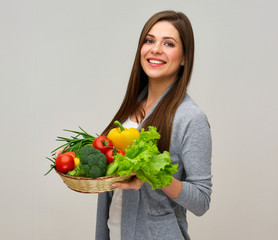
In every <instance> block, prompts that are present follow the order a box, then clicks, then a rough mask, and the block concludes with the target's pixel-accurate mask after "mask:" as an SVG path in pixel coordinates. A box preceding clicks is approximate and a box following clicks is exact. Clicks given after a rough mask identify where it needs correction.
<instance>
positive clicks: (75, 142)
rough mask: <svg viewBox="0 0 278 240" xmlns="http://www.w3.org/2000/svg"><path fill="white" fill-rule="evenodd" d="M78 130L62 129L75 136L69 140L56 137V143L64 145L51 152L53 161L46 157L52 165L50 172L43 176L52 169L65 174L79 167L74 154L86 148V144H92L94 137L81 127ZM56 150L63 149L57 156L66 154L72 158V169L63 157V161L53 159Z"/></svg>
mask: <svg viewBox="0 0 278 240" xmlns="http://www.w3.org/2000/svg"><path fill="white" fill-rule="evenodd" d="M79 128H80V130H81V131H73V130H67V129H64V131H67V132H70V133H75V134H76V136H71V137H70V138H66V137H57V139H56V140H57V141H63V142H66V143H64V144H63V145H61V146H59V147H58V148H56V149H54V150H53V151H51V153H52V156H53V159H50V158H48V157H47V159H48V160H50V161H51V162H52V164H51V165H50V170H49V171H48V172H47V173H45V174H44V175H47V174H48V173H50V172H51V170H52V169H57V170H58V171H59V172H62V173H67V172H68V171H71V170H73V169H74V167H77V166H78V165H79V163H80V159H79V158H78V157H76V155H75V153H76V152H79V150H80V149H81V148H82V147H84V146H86V145H87V144H92V143H93V141H94V140H95V137H94V136H92V135H90V134H89V133H87V132H86V131H85V130H84V129H82V128H81V127H79ZM58 149H63V150H62V152H61V155H59V156H65V155H64V154H68V155H70V156H72V158H73V160H74V167H73V168H72V164H71V163H70V162H72V161H71V160H69V159H68V161H66V157H64V158H65V159H64V160H65V161H62V160H63V159H60V158H61V157H59V156H58V157H57V158H55V157H54V155H55V152H56V151H57V150H58ZM58 158H59V159H58ZM57 160H58V161H57ZM56 162H57V163H56Z"/></svg>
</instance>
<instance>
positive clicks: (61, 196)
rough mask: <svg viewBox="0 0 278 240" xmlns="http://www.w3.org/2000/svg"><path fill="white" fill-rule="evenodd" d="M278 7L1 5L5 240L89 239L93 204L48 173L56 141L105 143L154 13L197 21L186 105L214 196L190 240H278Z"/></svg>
mask: <svg viewBox="0 0 278 240" xmlns="http://www.w3.org/2000/svg"><path fill="white" fill-rule="evenodd" d="M277 7H278V4H277V2H276V1H274V0H273V1H270V0H261V1H259V0H255V1H251V0H246V1H242V0H234V1H225V0H224V1H223V0H222V1H221V0H214V1H200V0H192V1H189V0H183V1H181V0H179V1H175V0H172V1H163V0H162V1H145V0H141V1H128V0H126V1H123V0H118V1H94V0H90V1H89V0H81V1H77V0H71V1H69V0H58V1H57V0H55V1H54V0H40V1H37V0H9V1H4V0H1V2H0V43H1V44H0V80H1V85H0V99H1V102H0V103H1V109H0V110H1V118H0V122H1V124H0V136H1V144H0V146H1V147H0V148H1V171H0V172H1V180H0V187H1V188H0V190H1V196H0V208H1V212H0V215H1V218H0V228H1V231H0V239H3V240H15V239H23V240H30V239H32V240H50V239H51V240H60V239H83V240H93V239H94V233H95V216H96V204H97V195H96V194H80V193H77V192H74V191H71V190H70V189H68V188H67V187H66V185H65V184H64V183H63V182H62V180H61V179H60V178H59V176H58V175H57V174H56V173H55V172H52V173H50V174H49V175H48V176H46V177H45V176H43V174H44V173H45V172H46V171H47V170H48V169H49V164H50V162H49V161H48V160H47V159H46V158H45V157H47V156H48V157H50V151H51V150H53V149H54V148H56V147H57V146H59V143H58V142H56V141H55V139H56V137H57V136H61V135H62V136H64V135H65V132H64V131H63V129H64V128H66V129H73V130H77V129H78V126H81V127H83V128H84V129H85V130H87V131H88V132H90V133H92V134H95V133H101V131H102V130H103V129H104V128H105V126H106V125H107V124H108V123H109V121H110V120H111V118H112V116H113V115H114V114H115V112H116V110H117V109H118V107H119V104H120V103H121V101H122V99H123V96H124V93H125V90H126V86H127V82H128V78H129V74H130V72H131V67H132V64H133V60H134V56H135V51H136V47H137V43H138V39H139V34H140V31H141V29H142V27H143V25H144V23H145V22H146V21H147V19H148V18H149V17H150V16H151V15H152V14H154V13H155V12H157V11H161V10H166V9H172V10H177V11H182V12H184V13H185V14H186V15H188V17H189V19H190V20H191V22H192V25H193V28H194V32H195V38H196V58H195V65H194V72H193V76H192V82H191V84H190V87H189V94H190V95H191V97H192V98H193V99H194V100H195V101H196V102H197V104H198V105H199V107H200V108H201V109H203V111H204V112H205V113H206V114H207V116H208V119H209V121H210V124H211V130H212V136H213V158H212V170H213V194H212V201H211V208H210V210H209V211H208V212H207V213H206V214H205V215H204V216H202V217H196V216H194V215H193V214H191V213H188V221H189V233H190V235H191V237H192V239H193V240H211V239H213V240H234V239H237V240H238V239H240V240H246V239H247V240H249V239H250V240H251V239H252V240H255V239H256V240H262V239H263V240H275V239H278V205H277V202H278V161H277V160H278V140H277V139H278V127H277V123H278V112H277V110H278V97H277V90H278V72H277V54H278V17H277Z"/></svg>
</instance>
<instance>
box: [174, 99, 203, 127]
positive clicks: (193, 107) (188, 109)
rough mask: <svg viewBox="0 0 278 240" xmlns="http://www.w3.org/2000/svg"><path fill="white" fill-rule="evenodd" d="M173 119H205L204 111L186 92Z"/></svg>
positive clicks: (189, 120)
mask: <svg viewBox="0 0 278 240" xmlns="http://www.w3.org/2000/svg"><path fill="white" fill-rule="evenodd" d="M175 119H176V120H177V121H182V122H191V121H207V116H206V114H205V113H204V111H203V110H202V109H201V108H200V107H199V106H198V105H197V104H196V102H195V101H194V100H193V99H192V98H191V97H190V96H189V95H188V94H186V95H185V97H184V98H183V100H182V101H181V103H180V106H179V107H178V109H177V111H176V114H175Z"/></svg>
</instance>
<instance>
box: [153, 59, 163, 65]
mask: <svg viewBox="0 0 278 240" xmlns="http://www.w3.org/2000/svg"><path fill="white" fill-rule="evenodd" d="M149 62H150V63H155V64H164V62H161V61H158V60H151V59H150V60H149Z"/></svg>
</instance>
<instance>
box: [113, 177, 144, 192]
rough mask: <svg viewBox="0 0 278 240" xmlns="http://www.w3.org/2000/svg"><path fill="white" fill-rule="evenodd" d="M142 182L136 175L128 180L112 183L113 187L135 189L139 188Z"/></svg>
mask: <svg viewBox="0 0 278 240" xmlns="http://www.w3.org/2000/svg"><path fill="white" fill-rule="evenodd" d="M143 184H144V182H141V181H140V179H139V178H138V177H135V178H133V179H132V180H131V181H129V182H115V183H113V184H112V186H113V187H117V188H120V189H135V190H139V189H140V188H141V187H142V185H143Z"/></svg>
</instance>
